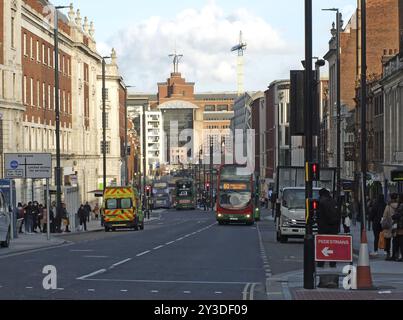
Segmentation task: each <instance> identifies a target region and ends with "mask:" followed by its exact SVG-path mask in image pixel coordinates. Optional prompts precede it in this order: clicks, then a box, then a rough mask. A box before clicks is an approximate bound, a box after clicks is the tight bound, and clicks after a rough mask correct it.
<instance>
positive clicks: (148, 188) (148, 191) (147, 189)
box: [146, 186, 151, 198]
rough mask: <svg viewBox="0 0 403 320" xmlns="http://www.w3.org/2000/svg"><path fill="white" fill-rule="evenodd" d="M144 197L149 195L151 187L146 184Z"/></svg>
mask: <svg viewBox="0 0 403 320" xmlns="http://www.w3.org/2000/svg"><path fill="white" fill-rule="evenodd" d="M146 197H148V198H149V197H151V187H150V186H147V187H146Z"/></svg>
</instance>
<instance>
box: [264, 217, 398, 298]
mask: <svg viewBox="0 0 403 320" xmlns="http://www.w3.org/2000/svg"><path fill="white" fill-rule="evenodd" d="M263 220H264V221H271V220H273V219H272V218H271V215H268V214H267V211H266V210H265V217H264V218H263ZM351 235H352V236H353V251H354V265H355V266H357V262H358V254H359V250H360V244H361V226H360V224H359V223H358V224H356V225H353V226H352V227H351ZM367 238H368V249H369V253H371V252H373V249H374V234H373V232H372V231H368V230H367ZM385 257H386V255H385V254H384V252H383V250H379V253H378V256H377V257H372V256H371V257H370V267H371V273H372V280H373V284H374V287H375V289H374V290H372V291H357V290H345V289H344V288H343V280H344V277H345V276H346V275H345V274H344V273H343V268H345V267H346V265H347V264H338V266H337V268H336V269H331V268H324V269H317V270H316V272H317V274H316V275H317V284H319V276H320V275H326V274H334V275H339V289H319V288H318V289H315V290H304V289H303V282H304V280H303V279H304V275H303V270H297V271H294V272H288V273H284V274H279V275H274V276H272V277H271V278H270V279H268V281H267V284H266V288H267V296H268V299H269V300H403V263H399V262H390V261H385Z"/></svg>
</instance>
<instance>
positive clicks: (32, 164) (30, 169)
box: [4, 153, 52, 179]
mask: <svg viewBox="0 0 403 320" xmlns="http://www.w3.org/2000/svg"><path fill="white" fill-rule="evenodd" d="M4 156H5V161H4V169H5V173H6V178H7V179H51V178H52V155H51V154H50V153H10V154H5V155H4Z"/></svg>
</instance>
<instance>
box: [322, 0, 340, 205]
mask: <svg viewBox="0 0 403 320" xmlns="http://www.w3.org/2000/svg"><path fill="white" fill-rule="evenodd" d="M322 10H323V11H334V12H336V50H337V53H336V68H337V70H336V82H337V86H336V88H337V89H336V104H337V134H336V135H337V147H336V148H337V149H336V150H337V151H336V152H337V186H336V187H337V189H336V198H337V204H338V205H337V208H338V210H339V212H340V209H341V208H340V197H341V82H340V80H341V75H340V70H341V63H340V32H341V27H342V24H343V22H342V15H341V13H340V10H339V9H338V8H331V9H322Z"/></svg>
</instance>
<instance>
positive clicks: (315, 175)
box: [307, 163, 320, 182]
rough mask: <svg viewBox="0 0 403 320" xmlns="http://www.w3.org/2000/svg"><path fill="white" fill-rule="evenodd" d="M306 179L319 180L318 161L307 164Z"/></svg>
mask: <svg viewBox="0 0 403 320" xmlns="http://www.w3.org/2000/svg"><path fill="white" fill-rule="evenodd" d="M307 173H308V176H307V179H308V181H310V182H311V181H320V165H319V163H308V164H307Z"/></svg>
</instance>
